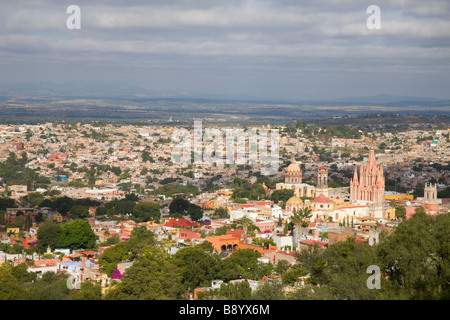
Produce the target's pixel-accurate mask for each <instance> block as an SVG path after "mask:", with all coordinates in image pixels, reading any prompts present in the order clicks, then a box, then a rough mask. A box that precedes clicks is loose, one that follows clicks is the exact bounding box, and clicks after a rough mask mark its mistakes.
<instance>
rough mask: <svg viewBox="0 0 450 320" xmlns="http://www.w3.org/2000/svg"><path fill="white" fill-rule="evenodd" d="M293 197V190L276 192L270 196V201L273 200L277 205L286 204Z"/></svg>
mask: <svg viewBox="0 0 450 320" xmlns="http://www.w3.org/2000/svg"><path fill="white" fill-rule="evenodd" d="M293 196H294V190H292V189H280V190H274V191H273V192H272V194H271V196H270V200H272V201H273V202H275V203H279V202H280V201H282V202H283V203H286V201H288V200H289V199H290V198H292V197H293Z"/></svg>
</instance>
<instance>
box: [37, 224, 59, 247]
mask: <svg viewBox="0 0 450 320" xmlns="http://www.w3.org/2000/svg"><path fill="white" fill-rule="evenodd" d="M60 234H61V226H60V225H59V224H57V223H53V222H43V223H41V224H40V225H39V227H38V230H37V250H38V252H41V253H43V252H45V251H46V250H47V248H48V246H50V248H51V249H52V250H54V249H55V248H56V247H57V245H58V240H59V236H60Z"/></svg>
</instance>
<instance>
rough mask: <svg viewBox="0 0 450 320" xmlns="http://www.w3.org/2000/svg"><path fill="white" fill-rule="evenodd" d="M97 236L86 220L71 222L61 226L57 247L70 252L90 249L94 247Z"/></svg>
mask: <svg viewBox="0 0 450 320" xmlns="http://www.w3.org/2000/svg"><path fill="white" fill-rule="evenodd" d="M96 238H97V236H96V235H95V233H94V231H93V230H92V229H91V226H90V224H89V222H88V221H86V220H72V221H69V222H66V223H64V224H63V225H62V226H61V234H60V236H59V241H58V245H59V246H61V247H64V248H66V247H68V248H70V249H72V250H77V249H90V248H92V247H93V246H94V244H95V240H96Z"/></svg>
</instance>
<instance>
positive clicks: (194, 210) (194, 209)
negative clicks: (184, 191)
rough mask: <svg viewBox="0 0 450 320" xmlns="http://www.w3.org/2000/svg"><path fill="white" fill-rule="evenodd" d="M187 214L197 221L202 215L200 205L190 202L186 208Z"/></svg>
mask: <svg viewBox="0 0 450 320" xmlns="http://www.w3.org/2000/svg"><path fill="white" fill-rule="evenodd" d="M187 214H188V215H189V217H190V218H191V220H192V221H198V220H199V219H201V218H202V217H203V209H202V208H201V207H200V206H197V205H195V204H193V203H190V204H189V207H188V210H187Z"/></svg>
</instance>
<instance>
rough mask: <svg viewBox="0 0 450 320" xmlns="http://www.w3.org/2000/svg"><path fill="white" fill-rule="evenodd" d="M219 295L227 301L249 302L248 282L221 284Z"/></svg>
mask: <svg viewBox="0 0 450 320" xmlns="http://www.w3.org/2000/svg"><path fill="white" fill-rule="evenodd" d="M219 295H220V297H222V298H225V299H227V300H250V299H251V297H252V289H251V288H250V284H249V283H248V281H240V282H236V283H228V284H227V283H222V284H221V285H220V289H219Z"/></svg>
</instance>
